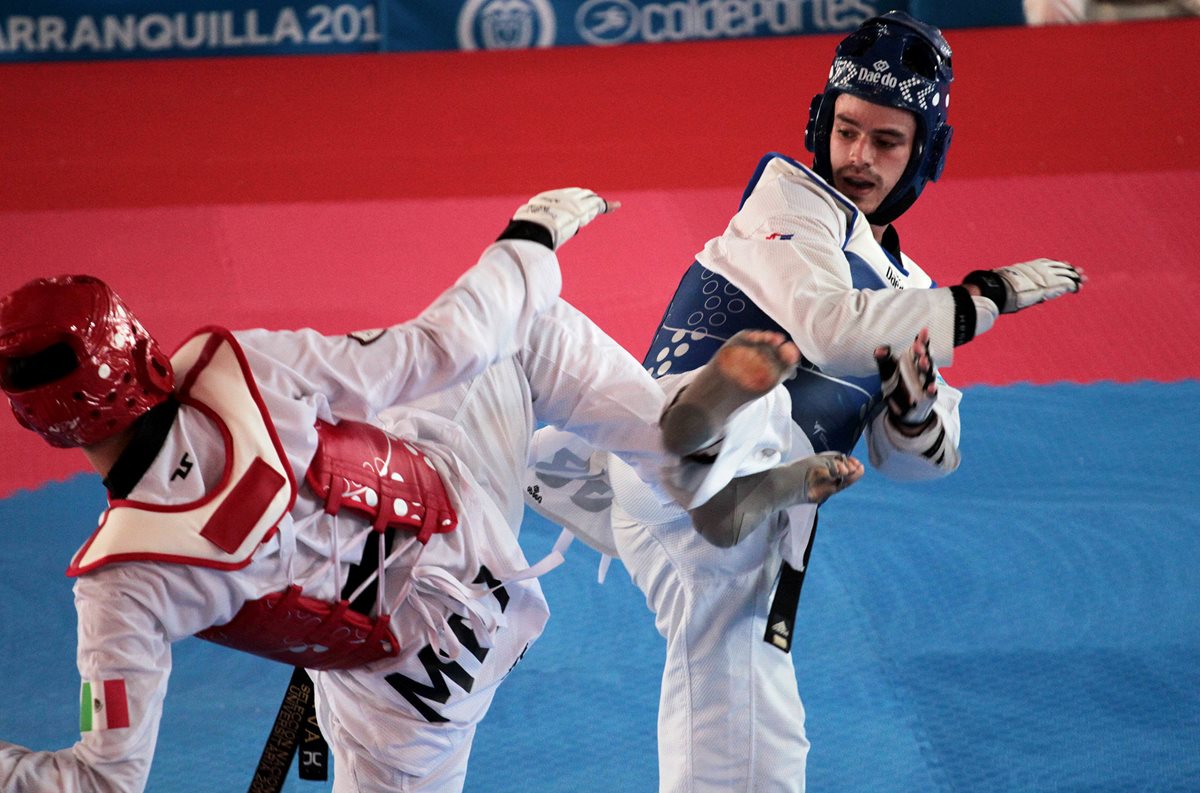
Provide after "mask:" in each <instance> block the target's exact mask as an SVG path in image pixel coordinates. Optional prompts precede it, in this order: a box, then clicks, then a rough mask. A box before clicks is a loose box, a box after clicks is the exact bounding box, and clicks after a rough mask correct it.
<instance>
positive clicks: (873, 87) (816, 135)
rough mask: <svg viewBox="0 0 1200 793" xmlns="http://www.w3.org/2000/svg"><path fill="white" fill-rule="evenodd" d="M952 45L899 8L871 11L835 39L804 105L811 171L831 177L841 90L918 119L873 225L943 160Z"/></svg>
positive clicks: (934, 175) (937, 172)
mask: <svg viewBox="0 0 1200 793" xmlns="http://www.w3.org/2000/svg"><path fill="white" fill-rule="evenodd" d="M950 56H951V53H950V45H949V43H947V41H946V39H945V38H944V37H943V36H942V33H941V31H940V30H938V29H937V28H935V27H933V26H932V25H927V24H925V23H924V22H921V21H920V20H918V19H914V18H913V17H911V16H909V15H908V14H906V13H904V12H903V11H889V12H888V13H886V14H883V15H881V16H877V17H872V18H871V19H868V20H867V21H866V22H863V23H862V25H860V26H859V28H858V30H856V31H854V32H853V33H851V34H850V35H849V36H847V37H846V38H845V39H843V40H842V42H841V43H840V44H838V48H837V51H836V53H835V55H834V60H833V66H832V67H831V68H830V70H829V80H828V82H827V83H826V84H825V90H824V91H823V92H822V93H820V94H817V95H816V96H815V97H813V100H812V104H811V106H810V107H809V117H808V127H807V129H806V130H805V134H804V145H805V146H806V147H807V148H808V150H809V151H811V152H812V153H813V155H814V157H813V170H814V171H816V172H817V173H818V174H820V175H821V176H822V177H824V178H825V179H826V180H827V181H829V182H830V183H832V182H833V167H832V164H831V163H830V158H829V138H830V135H831V133H832V130H833V115H834V113H833V108H834V104H835V103H836V102H837V98H838V96H840V95H841V94H851V95H853V96H857V97H859V98H860V99H865V100H867V101H868V102H874V103H876V104H880V105H886V106H888V107H896V108H900V109H902V110H908V111H909V112H911V113H912V114H913V115H915V116H916V119H917V133H916V139H915V140H914V141H913V152H912V156H911V157H910V158H909V161H908V167H907V168H906V169H905V171H904V174H903V175H902V176H901V177H900V180H899V181H898V182H897V183H896V186H895V187H894V188H892V191H891V192H890V193H888V195H887V197H885V198H884V200H883V202H882V203H881V204H880V205H879V207H878V208H877V209H876V210H875V211H874V212H872V213H871V214H870V215H868V216H867V220H869V221H870V222H871V223H873V224H875V225H884V224H887V223H891V222H892V221H893V220H895V219H896V218H898V217H900V215H902V214H903V213H904V211H905V210H907V209H908V208H909V207H910V206H912V204H913V202H914V201H916V200H917V196H919V195H920V194H921V191H922V190H924V189H925V185H926V183H928V182H936V181H937V179H938V177H939V176H941V174H942V169H943V168H944V167H945V164H946V151H947V150H948V149H949V147H950V139H951V137H952V136H953V133H954V130H953V128H952V127H950V125H949V124H947V123H946V109H947V108H948V107H949V105H950V83H951V82H952V81H953V80H954V71H953V69H952V67H951V62H950Z"/></svg>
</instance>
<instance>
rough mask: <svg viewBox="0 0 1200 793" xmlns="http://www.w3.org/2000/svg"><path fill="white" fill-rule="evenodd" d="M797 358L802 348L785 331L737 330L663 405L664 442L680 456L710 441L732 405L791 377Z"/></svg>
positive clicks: (718, 434)
mask: <svg viewBox="0 0 1200 793" xmlns="http://www.w3.org/2000/svg"><path fill="white" fill-rule="evenodd" d="M799 362H800V349H799V348H798V347H796V345H795V344H793V343H792V342H790V341H788V340H787V339H786V338H785V337H784V335H783V334H782V333H778V332H776V331H769V330H743V331H741V332H739V333H737V334H735V335H734V336H733V337H732V338H730V339H729V340H728V341H727V342H725V343H724V344H723V345H721V348H720V349H719V350H717V354H716V355H714V356H713V359H712V360H711V361H709V362H708V363H707V364H705V365H704V367H703V368H702V369H700V370H699V372H697V373H696V376H695V379H693V380H692V381H691V382H690V383H689V384H688V385H686V386H684V387H683V388H682V389H681V390H680V391H679V393H677V394H676V395H675V399H674V401H672V402H671V404H670V405H668V406H667V408H666V410H664V411H663V414H662V417H661V419H660V420H659V425H660V426H661V427H662V433H663V444H664V445H665V446H666V447H667V450H668V451H670V452H671V453H673V454H677V455H679V456H680V457H686V456H687V455H689V454H695V453H696V452H698V451H700V450H701V449H704V448H705V447H708V446H711V445H712V444H713V443H715V442H716V441H717V440H719V439H720V438H721V435H722V432H723V430H724V427H725V423H726V422H727V421H728V420H729V417H730V416H731V415H733V413H734V411H736V410H737V409H738V408H740V407H742V406H743V405H745V404H746V403H747V402H750V401H752V400H754V399H757V398H758V397H761V396H763V395H764V394H767V393H768V392H770V390H771V389H772V388H774V387H775V386H777V385H779V384H780V383H782V382H783V381H784V380H786V379H787V378H789V377H791V376H792V375H793V374H794V373H795V371H796V366H797V364H799Z"/></svg>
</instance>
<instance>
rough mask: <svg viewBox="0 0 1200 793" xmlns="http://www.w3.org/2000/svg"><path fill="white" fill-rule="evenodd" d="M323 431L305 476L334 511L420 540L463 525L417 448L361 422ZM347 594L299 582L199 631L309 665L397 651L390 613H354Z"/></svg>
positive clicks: (320, 427) (338, 664)
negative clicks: (314, 592) (318, 591)
mask: <svg viewBox="0 0 1200 793" xmlns="http://www.w3.org/2000/svg"><path fill="white" fill-rule="evenodd" d="M317 437H318V445H317V453H316V455H315V456H314V457H313V461H312V463H311V464H310V466H309V468H308V471H307V472H306V474H305V481H306V483H307V484H308V486H309V487H310V488H311V489H312V491H313V492H314V493H315V494H316V495H317V496H318V497H319V498H321V499H323V500H324V502H325V512H327V513H328V514H330V515H336V514H337V513H338V512H339V511H340V510H341V509H342V508H343V507H345V508H347V509H350V510H353V511H355V512H358V513H359V514H360V515H362V516H363V517H365V518H367V519H368V520H369V521H370V524H371V525H370V528H371V530H373V531H375V532H378V533H383V532H386V531H387V530H388V529H389V528H392V527H395V528H403V529H406V530H410V531H414V533H415V534H416V537H417V540H418V541H419V542H421V543H422V544H424V543H426V542H428V541H429V538H430V537H431V536H433V535H434V534H441V533H445V532H450V531H453V530H454V529H455V528H456V527H457V526H458V516H457V515H456V513H455V511H454V508H453V507H452V506H451V504H450V499H449V496H448V495H447V494H446V488H445V485H444V484H443V482H442V479H441V477H440V476H439V475H438V473H437V470H436V469H435V468H434V466H433V463H432V461H431V460H430V459H429V458H428V457H427V456H426V455H425V453H424V452H423V451H422V450H421V449H420V448H419V447H418V446H416V445H414V444H412V443H410V442H408V441H404V440H401V439H399V438H395V437H393V436H391V435H388V434H387V433H386V432H384V431H383V430H381V429H380V428H378V427H375V426H373V425H370V424H365V423H361V422H356V421H343V422H340V423H338V424H328V423H326V422H323V421H318V422H317ZM380 564H382V560H381V561H380ZM342 594H343V596H342V599H341V600H339V601H338V602H336V603H327V602H325V601H322V600H318V599H316V598H311V597H308V596H307V595H304V594H303V593H302V592H301V589H300V587H298V586H294V585H293V586H291V587H288V589H286V590H284V591H283V592H277V593H274V594H271V595H268V596H266V597H264V598H261V599H259V600H255V601H251V602H248V603H246V604H245V605H244V606H243V607H242V609H241V610H240V611H239V612H238V613H237V615H236V616H235V617H234V618H233V620H231V621H230V622H228V623H226V624H225V625H220V626H215V627H213V628H209V629H207V630H205V631H202V632H201V633H198V634H197V636H199V637H200V638H202V639H207V640H209V641H213V642H216V643H218V644H224V645H227V646H230V647H234V648H236V649H239V650H243V651H245V652H250V653H253V654H255V655H259V656H263V657H266V658H270V659H272V660H276V661H282V662H283V663H287V664H292V665H294V666H302V667H304V668H306V669H346V668H350V667H354V666H361V665H363V664H367V663H371V662H373V661H377V660H380V659H382V658H387V657H392V656H395V655H396V654H398V653H399V651H400V647H399V644H398V643H397V641H396V638H395V635H394V634H393V633H392V631H391V628H390V627H389V615H388V614H386V613H381V614H377V615H376V616H375V617H369V616H367V615H365V614H361V613H359V612H357V611H353V610H351V609H350V605H349V602H348V601H347V595H348V593H345V592H343V593H342ZM381 600H383V601H385V602H386V596H381Z"/></svg>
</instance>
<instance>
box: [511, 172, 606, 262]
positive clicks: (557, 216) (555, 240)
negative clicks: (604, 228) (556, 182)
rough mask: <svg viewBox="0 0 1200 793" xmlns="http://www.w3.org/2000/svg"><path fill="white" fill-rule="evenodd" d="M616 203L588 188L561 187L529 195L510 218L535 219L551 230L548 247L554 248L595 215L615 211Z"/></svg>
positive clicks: (528, 220)
mask: <svg viewBox="0 0 1200 793" xmlns="http://www.w3.org/2000/svg"><path fill="white" fill-rule="evenodd" d="M618 206H619V204H615V203H613V204H609V203H608V202H607V201H605V200H604V199H603V198H601V197H600V196H598V195H596V194H595V193H593V192H592V191H591V190H585V189H583V188H582V187H564V188H560V189H558V190H547V191H546V192H544V193H538V194H537V195H535V196H534V197H533V198H531V199H529V201H528V203H526V204H525V205H524V206H522V207H521V208H520V209H518V210H517V212H516V214H515V215H513V218H512V219H513V222H514V223H517V222H520V221H526V222H529V223H536V224H538V225H539V226H542V227H543V228H545V229H546V230H547V231H549V232H550V241H551V245H550V247H551V248H552V249H554V250H558V248H559V247H560V246H561V245H562V244H563V243H564V242H566V241H567V240H569V239H571V237H574V236H575V234H576V233H578V231H579V230H580V229H581V228H583V227H584V226H586V225H587V224H588V223H590V222H591V221H592V220H594V219H595V218H596V216H597V215H603V214H605V213H607V212H612V211H614V210H615V209H616V208H617V207H618Z"/></svg>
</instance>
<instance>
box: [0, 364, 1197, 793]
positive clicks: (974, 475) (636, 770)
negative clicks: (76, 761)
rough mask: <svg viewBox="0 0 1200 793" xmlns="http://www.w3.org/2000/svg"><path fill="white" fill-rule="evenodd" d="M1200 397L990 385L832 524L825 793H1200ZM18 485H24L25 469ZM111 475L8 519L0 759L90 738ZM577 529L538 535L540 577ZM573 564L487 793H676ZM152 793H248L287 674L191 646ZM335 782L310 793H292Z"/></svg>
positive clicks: (590, 585) (635, 622) (655, 660)
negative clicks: (84, 593) (80, 630)
mask: <svg viewBox="0 0 1200 793" xmlns="http://www.w3.org/2000/svg"><path fill="white" fill-rule="evenodd" d="M1197 403H1200V383H1196V382H1186V383H1177V384H1168V385H1161V384H1152V383H1139V384H1134V385H1115V384H1108V383H1103V384H1097V385H1088V386H1075V385H1059V386H1053V387H1034V386H1026V385H1018V386H1008V387H1003V388H991V387H974V388H970V389H968V391H967V395H966V399H965V400H964V403H963V408H962V411H963V423H964V427H965V428H966V433H965V440H964V443H963V452H964V460H963V465H962V468H961V470H960V471H959V472H958V473H957V474H955V475H954V476H952V477H950V478H949V479H947V480H944V481H941V482H936V483H931V484H925V485H914V486H901V485H895V484H892V483H889V482H886V481H884V480H882V479H881V478H880V477H878V476H872V475H871V474H870V473H868V477H867V478H866V479H865V480H864V481H863V482H862V483H860V484H858V485H856V486H855V487H854V488H852V489H851V490H850V491H848V492H847V493H845V494H843V495H840V496H838V497H836V498H835V499H833V500H832V501H831V502H830V503H829V504H828V505H827V506H826V507H824V508H823V513H822V523H821V531H820V533H819V535H818V537H817V542H816V548H815V550H814V556H813V564H812V565H811V568H810V574H809V577H808V581H807V583H806V585H805V591H804V596H803V598H802V601H801V608H800V616H799V620H798V629H799V630H798V634H797V642H796V646H795V648H794V650H793V652H794V654H795V657H796V664H797V670H798V672H799V676H800V680H801V694H802V696H803V698H804V700H805V704H806V708H807V711H808V730H809V736H810V738H811V740H812V742H813V750H812V754H811V756H810V761H809V788H810V789H811V790H813V791H872V792H876V791H879V792H881V793H886V792H887V791H896V792H897V793H900V791H904V792H905V793H911V792H912V791H963V792H965V793H975V792H976V791H978V792H979V793H984V792H985V791H986V792H987V793H993V792H994V791H1089V792H1092V791H1114V792H1115V791H1156V792H1157V791H1164V792H1165V791H1196V790H1200V619H1198V618H1197V617H1196V615H1197V614H1200V572H1198V571H1200V495H1198V493H1197V487H1196V485H1195V484H1194V481H1193V480H1194V479H1195V478H1196V476H1197V474H1198V473H1200V441H1197V439H1196V437H1195V433H1194V429H1193V428H1194V424H1195V422H1194V421H1193V420H1192V419H1191V418H1190V415H1191V413H1190V411H1191V409H1192V407H1193V406H1194V405H1196V404H1197ZM9 464H11V461H10V463H9ZM101 504H102V493H101V489H100V485H99V482H98V480H97V479H96V478H95V477H91V476H84V477H79V478H77V479H74V480H72V481H70V482H67V483H61V484H51V485H47V486H45V487H43V488H41V489H39V490H38V491H36V492H33V493H21V494H18V495H16V496H14V497H12V498H9V499H7V500H5V501H3V502H0V526H2V527H3V532H4V534H5V539H6V540H7V542H6V543H5V546H4V547H5V549H6V553H5V554H4V555H3V557H2V558H0V675H2V679H3V680H4V682H5V684H6V685H7V687H8V690H9V692H11V693H10V696H8V697H5V698H3V699H2V700H0V738H3V739H4V740H8V741H14V742H17V743H20V744H23V745H26V746H31V747H35V748H39V749H56V748H61V747H64V746H68V745H70V744H71V743H72V742H73V741H74V740H75V739H76V738H77V735H78V733H77V714H78V704H77V699H78V689H79V681H78V674H77V672H76V670H75V665H74V643H75V625H74V610H73V605H72V599H71V593H70V582H69V581H68V580H67V579H66V578H65V577H64V576H63V574H62V571H63V569H64V568H65V566H66V562H67V560H68V558H69V557H70V555H71V553H72V552H73V551H74V550H75V549H76V547H77V546H78V545H79V544H80V542H81V541H82V540H83V538H84V537H85V536H86V535H87V533H88V532H89V530H90V528H91V525H92V523H93V520H94V516H95V515H97V514H98V513H99V510H100V507H101ZM556 536H557V529H555V528H554V527H551V526H549V525H548V524H546V523H545V522H544V521H542V520H540V519H539V518H536V517H534V516H529V517H528V519H527V522H526V526H525V529H524V532H523V534H522V542H523V544H524V545H526V547H527V551H528V554H529V555H530V556H531V557H536V556H538V555H540V554H541V553H544V552H545V551H546V550H547V549H548V548H549V546H550V545H551V544H552V542H553V540H554V538H555V537H556ZM597 561H598V557H597V556H596V555H595V554H594V553H593V552H592V551H590V550H588V549H586V548H583V547H581V546H579V545H576V546H575V548H574V549H573V550H572V552H571V554H570V555H569V557H568V559H567V563H566V564H565V565H564V567H563V568H560V569H559V570H557V571H555V572H553V573H551V574H550V575H549V576H547V577H546V578H545V579H544V580H543V584H544V586H545V589H546V591H547V594H548V596H549V597H550V600H551V606H552V609H553V611H554V614H553V616H552V618H551V621H550V625H549V626H548V628H547V631H546V635H545V636H544V637H543V638H542V639H541V640H540V641H539V642H538V643H537V644H536V645H535V646H534V647H533V648H532V649H531V650H530V652H529V653H528V654H527V656H526V658H525V660H524V661H523V662H522V663H521V665H520V666H518V667H517V669H516V670H515V671H514V672H513V674H512V675H511V676H510V678H509V680H508V681H507V682H506V683H505V685H504V686H502V687H501V689H500V691H499V693H498V695H497V697H496V701H495V705H494V707H493V709H492V712H491V713H490V714H489V716H488V718H487V720H486V721H485V722H484V724H483V726H482V727H481V728H480V731H479V736H478V739H477V742H476V748H475V753H474V755H473V758H472V761H471V770H470V773H469V775H468V783H467V791H470V793H485V791H486V792H487V793H507V791H513V793H516V792H517V791H547V792H548V793H556V792H558V791H563V792H564V793H565V791H580V790H585V791H591V790H619V791H625V792H627V793H642V792H644V793H652V791H654V790H655V789H656V767H655V744H654V725H655V708H656V704H657V697H658V681H659V675H660V671H661V663H662V656H663V643H662V640H661V639H660V638H659V636H658V634H657V633H656V632H655V630H654V627H653V624H652V620H651V616H650V614H649V612H648V611H647V610H646V608H645V605H644V603H643V601H642V598H641V594H640V593H639V592H638V591H637V590H636V589H635V588H634V587H633V586H632V585H631V584H630V582H629V579H628V576H627V575H625V573H624V571H623V569H622V568H621V567H620V566H619V564H617V565H614V567H613V570H612V572H611V573H610V575H609V580H608V582H607V583H606V584H605V585H603V586H598V585H596V584H595V572H596V563H597ZM175 660H176V670H175V674H174V675H173V676H172V680H171V690H170V693H169V694H168V697H167V713H166V716H165V718H164V721H163V729H162V734H161V736H160V739H159V750H158V757H157V759H156V762H155V765H154V769H153V771H152V775H151V781H150V785H149V790H150V791H152V793H192V792H193V791H194V792H195V793H201V792H202V791H203V792H204V793H208V792H210V791H240V790H244V789H245V787H246V785H247V783H248V780H249V775H250V772H251V770H252V768H253V766H254V764H255V762H256V761H257V758H258V754H259V752H260V751H261V749H262V743H263V740H264V739H265V737H266V734H267V732H268V730H269V728H270V725H271V722H272V720H273V718H274V713H275V709H276V707H277V705H278V700H279V697H280V696H281V695H282V692H283V689H284V687H285V685H286V681H287V678H288V670H287V669H285V668H282V667H276V666H275V665H273V664H270V663H267V662H263V661H259V660H258V659H255V658H253V657H250V656H245V655H242V654H239V653H234V652H230V651H227V650H223V649H221V648H218V647H215V646H213V645H209V644H206V643H204V642H200V641H186V642H183V643H181V644H179V645H177V646H176V650H175ZM329 789H330V788H329V785H327V784H320V783H309V782H300V781H298V780H296V779H294V778H293V779H292V780H290V781H289V782H288V785H287V787H286V788H285V790H287V791H291V792H292V793H306V792H307V793H322V791H327V790H329Z"/></svg>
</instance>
